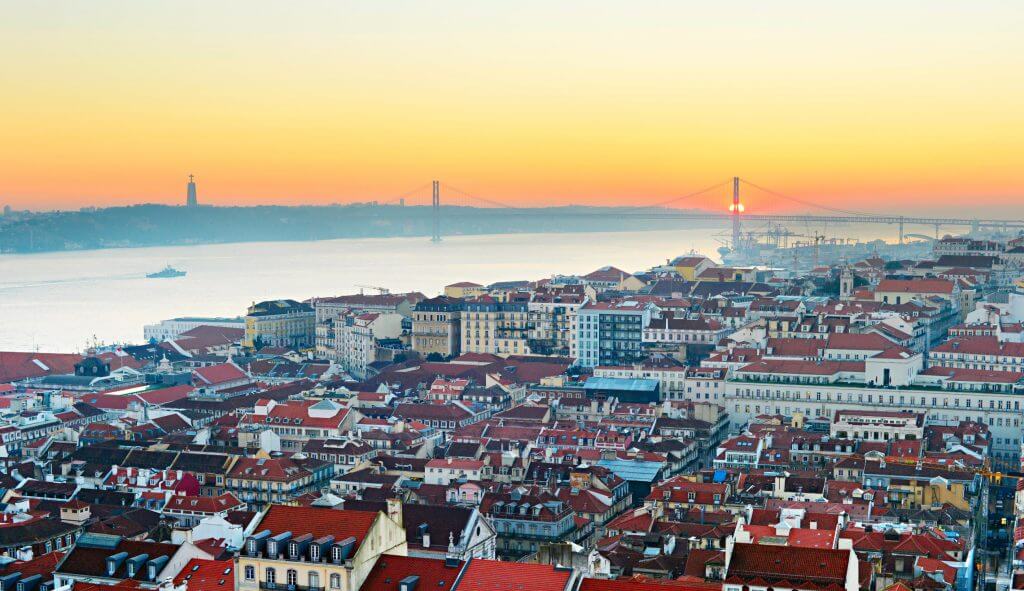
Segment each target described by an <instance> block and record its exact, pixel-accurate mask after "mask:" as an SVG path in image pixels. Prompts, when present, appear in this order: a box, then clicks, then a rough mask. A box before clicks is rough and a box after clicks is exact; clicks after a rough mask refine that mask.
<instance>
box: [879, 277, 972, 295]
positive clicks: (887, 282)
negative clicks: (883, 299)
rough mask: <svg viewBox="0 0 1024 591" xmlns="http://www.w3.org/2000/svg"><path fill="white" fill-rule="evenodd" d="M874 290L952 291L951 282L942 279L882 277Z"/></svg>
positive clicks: (905, 291) (902, 291)
mask: <svg viewBox="0 0 1024 591" xmlns="http://www.w3.org/2000/svg"><path fill="white" fill-rule="evenodd" d="M875 292H883V293H892V292H901V293H943V294H951V293H953V282H952V281H946V280H944V279H883V280H882V281H879V282H878V286H877V287H875Z"/></svg>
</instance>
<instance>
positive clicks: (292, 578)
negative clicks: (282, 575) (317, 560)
mask: <svg viewBox="0 0 1024 591" xmlns="http://www.w3.org/2000/svg"><path fill="white" fill-rule="evenodd" d="M286 577H287V581H288V585H298V584H299V572H298V571H296V570H295V569H294V568H290V569H288V573H287V574H286Z"/></svg>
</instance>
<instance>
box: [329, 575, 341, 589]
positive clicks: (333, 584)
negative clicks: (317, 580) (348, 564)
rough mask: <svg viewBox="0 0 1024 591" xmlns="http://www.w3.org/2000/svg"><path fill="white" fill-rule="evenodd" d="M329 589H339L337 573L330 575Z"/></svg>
mask: <svg viewBox="0 0 1024 591" xmlns="http://www.w3.org/2000/svg"><path fill="white" fill-rule="evenodd" d="M331 589H341V575H339V574H338V573H334V574H332V575H331Z"/></svg>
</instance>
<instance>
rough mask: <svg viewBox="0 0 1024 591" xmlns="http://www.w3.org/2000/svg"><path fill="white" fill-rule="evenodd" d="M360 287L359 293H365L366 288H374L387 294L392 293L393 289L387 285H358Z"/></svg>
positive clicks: (381, 293) (382, 293) (380, 292)
mask: <svg viewBox="0 0 1024 591" xmlns="http://www.w3.org/2000/svg"><path fill="white" fill-rule="evenodd" d="M356 287H358V288H359V295H363V290H364V289H372V290H374V291H376V292H378V293H379V294H380V295H387V294H389V293H391V290H390V289H388V288H386V287H377V286H376V285H356Z"/></svg>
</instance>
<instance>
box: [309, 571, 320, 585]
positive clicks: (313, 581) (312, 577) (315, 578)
mask: <svg viewBox="0 0 1024 591" xmlns="http://www.w3.org/2000/svg"><path fill="white" fill-rule="evenodd" d="M319 586H320V574H319V573H317V572H316V571H309V587H310V588H311V589H313V588H316V587H319Z"/></svg>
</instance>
